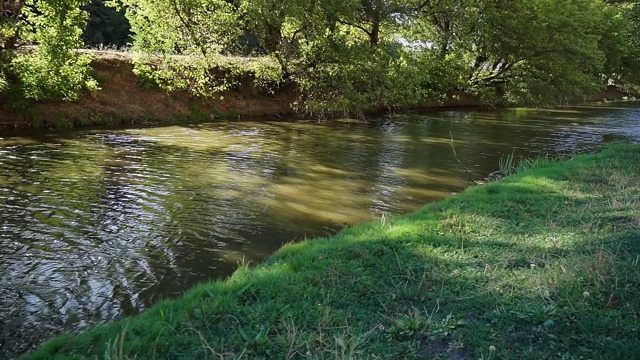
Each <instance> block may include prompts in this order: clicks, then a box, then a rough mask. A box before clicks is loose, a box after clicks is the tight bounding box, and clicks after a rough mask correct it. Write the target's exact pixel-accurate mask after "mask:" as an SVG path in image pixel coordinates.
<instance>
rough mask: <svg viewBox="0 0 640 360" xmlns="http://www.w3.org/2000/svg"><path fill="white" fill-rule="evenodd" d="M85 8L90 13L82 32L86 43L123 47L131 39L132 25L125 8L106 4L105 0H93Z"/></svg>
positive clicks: (94, 45) (91, 45) (107, 46)
mask: <svg viewBox="0 0 640 360" xmlns="http://www.w3.org/2000/svg"><path fill="white" fill-rule="evenodd" d="M83 9H84V10H85V11H87V12H88V13H89V21H88V23H87V26H86V27H85V29H84V32H83V34H82V40H83V41H84V43H85V45H87V46H90V47H106V48H112V47H114V48H122V47H124V46H127V44H128V43H129V42H130V41H131V39H130V38H131V31H130V30H131V26H130V25H129V21H127V18H126V17H125V16H124V11H123V10H121V11H117V10H115V9H113V8H111V7H108V6H106V5H105V2H104V0H91V2H90V3H88V4H87V5H86V6H84V8H83Z"/></svg>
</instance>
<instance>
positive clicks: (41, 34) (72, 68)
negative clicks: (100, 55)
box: [0, 0, 97, 106]
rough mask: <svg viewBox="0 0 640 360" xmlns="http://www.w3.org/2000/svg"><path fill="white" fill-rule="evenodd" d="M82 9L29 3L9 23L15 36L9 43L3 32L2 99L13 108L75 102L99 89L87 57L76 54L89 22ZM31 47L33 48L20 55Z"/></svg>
mask: <svg viewBox="0 0 640 360" xmlns="http://www.w3.org/2000/svg"><path fill="white" fill-rule="evenodd" d="M82 5H84V0H39V1H36V0H28V1H26V2H23V3H21V6H20V7H16V8H15V11H19V15H16V16H15V18H14V20H12V21H13V23H12V26H13V29H14V30H15V32H14V33H12V34H11V38H10V39H9V38H8V37H7V36H6V34H7V33H6V31H5V32H3V33H2V34H3V35H2V36H3V41H2V43H3V46H4V47H3V48H1V49H0V73H2V76H1V78H2V79H3V81H1V83H3V84H4V86H3V88H2V90H4V91H3V92H2V93H0V94H4V95H5V96H6V97H9V98H10V99H12V100H13V101H12V103H11V105H13V106H21V105H24V101H25V100H47V99H63V100H76V99H77V98H78V95H79V93H80V91H81V90H82V89H84V88H87V89H90V90H95V89H97V83H96V82H95V81H94V80H93V79H92V78H91V77H90V74H89V58H88V57H86V56H80V55H77V54H76V53H75V52H74V49H76V48H78V47H79V46H80V44H81V42H80V40H79V38H80V35H81V33H82V28H83V26H84V24H85V23H86V18H87V16H86V12H84V11H83V10H81V6H82ZM5 20H6V19H5ZM5 23H6V21H5ZM7 39H9V40H7ZM29 44H36V45H37V46H36V47H35V49H26V50H22V51H18V50H19V49H20V48H21V47H23V46H24V45H29Z"/></svg>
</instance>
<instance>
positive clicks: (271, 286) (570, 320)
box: [27, 145, 640, 359]
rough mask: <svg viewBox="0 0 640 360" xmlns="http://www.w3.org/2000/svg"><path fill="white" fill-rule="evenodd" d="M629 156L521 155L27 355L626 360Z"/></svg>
mask: <svg viewBox="0 0 640 360" xmlns="http://www.w3.org/2000/svg"><path fill="white" fill-rule="evenodd" d="M638 159H640V146H639V145H617V146H614V147H611V148H608V149H606V150H604V151H601V152H599V153H597V154H595V155H588V156H579V157H576V158H574V159H571V160H568V161H563V162H552V161H546V160H541V161H533V162H528V163H525V164H523V165H521V166H520V168H519V169H518V172H517V174H516V175H513V176H509V177H507V178H505V179H502V180H499V181H495V182H492V183H489V184H486V185H483V186H477V187H473V188H470V189H468V190H467V191H465V192H463V193H461V194H460V195H458V196H455V197H452V198H449V199H447V200H445V201H442V202H438V203H433V204H429V205H427V206H425V207H424V208H422V209H421V210H419V211H416V212H414V213H411V214H407V215H403V216H398V217H394V218H387V219H382V220H379V221H372V222H370V223H367V224H363V225H360V226H356V227H353V228H350V229H347V230H344V231H343V232H341V233H340V234H338V235H337V236H334V237H331V238H324V239H314V240H307V241H304V242H301V243H297V244H291V245H288V246H285V247H284V248H283V249H281V250H280V251H279V252H277V253H276V254H275V255H273V256H272V257H271V258H270V259H269V260H267V261H266V262H264V263H262V264H259V265H257V266H255V267H248V266H241V267H240V269H239V270H238V271H237V272H236V273H234V274H233V275H232V276H231V277H230V278H229V279H227V280H226V281H219V282H213V283H208V284H203V285H200V286H197V287H195V288H194V289H192V290H191V291H189V292H187V293H186V294H185V295H184V296H183V297H181V298H179V299H177V300H170V301H164V302H162V303H160V304H158V305H156V306H155V307H153V308H151V309H149V310H148V311H146V312H144V313H142V314H140V315H138V316H135V317H132V318H130V319H126V320H123V321H120V322H116V323H112V324H107V325H104V326H99V327H96V328H94V329H92V330H90V331H88V332H85V333H83V334H80V335H77V336H67V337H61V338H57V339H54V340H53V341H51V342H49V343H47V344H45V345H44V346H42V347H41V348H40V349H38V350H37V351H35V352H33V353H32V354H30V355H28V356H27V358H28V359H75V358H77V359H81V358H82V359H83V358H94V357H98V358H104V359H127V358H136V359H148V358H162V359H179V358H184V359H202V358H216V359H217V358H220V359H226V358H233V359H236V358H251V359H260V358H270V359H303V358H304V359H306V358H310V359H404V358H406V359H425V358H427V359H429V358H434V359H515V358H518V359H549V358H557V359H580V358H584V359H630V358H634V357H636V356H637V354H638V353H640V336H639V335H640V329H639V328H638V315H639V310H640V264H639V261H640V260H639V259H640V241H639V240H640V161H638Z"/></svg>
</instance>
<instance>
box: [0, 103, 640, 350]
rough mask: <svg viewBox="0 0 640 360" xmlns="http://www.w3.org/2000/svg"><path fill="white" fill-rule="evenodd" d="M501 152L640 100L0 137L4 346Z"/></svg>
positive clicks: (149, 294) (442, 186)
mask: <svg viewBox="0 0 640 360" xmlns="http://www.w3.org/2000/svg"><path fill="white" fill-rule="evenodd" d="M451 134H452V135H453V137H454V139H455V144H456V150H457V152H458V155H459V157H460V159H461V161H463V162H464V163H465V165H466V166H467V167H468V168H469V169H471V170H472V171H473V172H474V173H475V174H476V175H477V177H478V178H481V177H483V176H486V175H487V174H488V173H490V172H492V171H494V170H496V167H497V164H498V159H499V158H500V157H501V156H502V155H503V154H505V153H510V152H512V151H515V152H516V154H517V155H518V156H526V157H532V156H537V155H541V154H547V153H550V154H556V153H567V152H584V151H590V150H592V149H594V148H595V147H596V146H598V145H599V144H601V143H603V142H608V141H620V140H631V141H640V108H638V107H636V105H633V104H629V105H624V106H623V105H616V107H615V108H614V107H574V108H565V109H560V110H543V111H533V110H508V111H502V112H440V113H436V114H430V115H425V116H417V115H411V116H409V115H407V116H398V117H395V118H394V119H380V120H379V121H377V122H373V123H368V124H364V123H348V122H329V123H299V122H298V123H293V122H255V123H254V122H243V123H217V124H204V125H193V126H176V127H163V128H152V129H128V130H126V129H124V130H94V131H81V132H72V133H69V134H45V135H40V136H26V137H25V136H9V137H4V138H0V215H1V218H0V323H1V324H3V326H2V327H1V328H0V357H9V356H13V355H16V354H18V353H20V352H23V351H25V350H27V349H28V347H29V346H31V345H33V344H37V343H38V342H40V341H42V340H44V339H46V338H48V337H50V336H52V335H53V334H55V333H59V332H61V331H69V332H71V331H77V330H80V329H83V328H85V327H87V326H88V325H93V324H96V323H101V322H104V321H108V320H113V319H117V318H119V317H122V316H125V315H130V314H134V313H136V312H139V311H141V310H143V309H145V308H146V307H148V306H150V305H152V304H153V303H155V302H157V301H158V300H160V299H162V298H167V297H173V296H176V295H179V294H180V293H182V292H183V291H184V290H186V289H188V288H189V287H190V286H192V285H193V284H195V283H197V282H201V281H206V280H210V279H216V278H221V277H224V276H227V275H228V274H230V273H231V272H232V271H233V270H234V269H235V267H236V266H237V263H238V261H252V262H256V261H260V260H262V259H264V258H265V257H266V256H268V255H269V254H271V253H273V252H274V251H275V250H277V249H278V248H279V247H280V246H281V245H282V244H283V243H286V242H289V241H295V240H297V239H302V238H305V237H312V236H317V235H325V234H331V233H333V232H335V231H337V230H338V229H340V228H341V227H344V226H345V225H351V224H355V223H357V222H361V221H364V220H368V219H372V218H377V217H380V216H381V215H382V214H397V213H402V212H407V211H411V210H414V209H416V208H418V207H419V206H421V205H422V204H424V203H425V202H428V201H433V200H435V199H440V198H443V197H445V196H448V195H449V194H451V193H452V192H456V191H459V190H461V189H462V188H463V187H464V186H466V185H467V183H466V176H465V175H464V172H463V169H461V167H460V166H459V165H457V163H456V161H455V159H454V158H453V154H452V151H451V148H450V144H449V142H450V136H451Z"/></svg>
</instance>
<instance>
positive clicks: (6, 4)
mask: <svg viewBox="0 0 640 360" xmlns="http://www.w3.org/2000/svg"><path fill="white" fill-rule="evenodd" d="M25 1H26V2H25ZM0 4H2V5H1V6H2V7H1V8H0V10H2V17H1V21H0V36H1V37H0V50H2V51H3V55H2V60H1V63H2V64H3V65H1V66H2V70H1V71H2V72H1V74H2V75H1V76H0V86H4V87H5V88H6V87H7V84H9V83H20V84H21V86H22V89H23V95H25V96H28V97H30V98H40V97H42V96H43V93H44V92H45V91H44V90H43V89H45V88H46V89H48V90H47V91H49V92H51V89H52V88H53V89H55V88H56V87H55V86H54V84H56V83H57V84H58V85H59V83H60V81H57V80H56V81H57V82H56V81H54V80H51V79H47V78H41V77H38V75H37V73H45V72H46V71H48V70H55V71H54V73H55V74H56V75H57V77H58V78H60V79H64V82H66V83H72V84H75V85H73V86H70V87H66V88H65V89H64V90H62V89H57V90H55V91H53V93H55V94H57V95H62V96H63V97H65V98H69V99H71V98H73V95H72V94H73V93H74V92H76V93H77V91H78V89H79V88H80V87H81V86H86V85H87V79H88V78H87V76H86V72H84V73H83V72H82V70H81V69H83V66H84V65H86V64H85V63H86V62H83V61H84V60H82V58H79V57H77V56H70V51H71V50H72V49H73V48H74V47H77V46H79V45H80V35H81V34H82V30H83V29H85V27H86V29H85V31H84V35H83V38H84V41H85V42H88V43H92V44H100V43H103V42H104V43H111V44H115V45H123V44H125V43H127V42H128V41H130V40H131V41H132V44H133V48H134V50H135V51H137V52H140V53H143V54H147V55H153V56H164V57H165V59H166V61H165V63H164V65H163V66H159V67H158V66H154V67H151V66H149V65H148V64H147V65H145V64H144V63H143V62H141V63H139V64H138V67H137V72H138V74H141V75H144V76H147V77H149V78H151V79H152V80H153V81H155V82H156V83H157V84H159V85H161V86H163V87H165V88H166V89H168V90H175V89H187V90H190V91H192V92H194V93H195V94H196V95H211V94H213V93H215V92H219V91H221V90H224V89H227V88H228V87H229V86H232V84H231V83H232V79H231V78H232V77H233V76H231V77H228V76H227V77H225V76H222V77H221V76H220V68H221V67H223V65H224V66H226V68H225V69H226V71H227V72H228V73H232V74H233V73H234V72H238V71H239V70H238V69H237V68H234V67H233V66H232V65H230V64H231V63H232V62H230V61H228V59H229V58H230V57H233V56H254V57H262V58H266V60H265V61H260V62H252V64H261V65H260V66H257V65H256V66H253V67H251V68H249V69H244V70H245V71H248V72H250V73H251V74H252V76H254V78H255V79H256V82H257V83H259V85H264V86H267V87H269V88H270V89H272V88H274V87H277V86H279V85H281V84H287V83H295V84H296V86H297V88H298V89H299V91H298V93H299V94H300V96H299V100H298V102H297V103H296V106H297V107H298V108H299V109H300V110H303V111H331V112H340V111H345V112H351V111H359V110H362V109H371V108H385V107H404V106H419V105H420V104H421V103H423V102H424V101H426V100H434V99H444V98H445V97H446V96H449V95H450V94H451V93H452V92H453V91H460V92H466V93H470V94H475V95H477V96H479V97H481V98H482V99H484V100H485V101H487V102H489V103H493V104H500V103H502V104H507V105H508V104H527V105H547V104H553V103H562V102H566V101H570V100H579V99H581V98H583V97H584V96H585V95H586V94H590V93H592V92H593V91H594V90H595V89H598V88H602V87H603V86H604V85H606V84H609V83H615V84H618V85H621V86H627V87H629V86H635V84H638V81H639V80H640V78H639V74H640V60H639V59H640V50H639V49H640V46H639V45H640V40H639V39H640V5H639V4H638V1H637V0H634V1H629V0H627V1H625V0H562V1H561V0H112V1H110V2H109V3H108V4H109V5H111V6H113V7H114V8H115V9H116V10H106V8H104V4H103V1H101V0H91V1H89V0H37V1H36V0H2V1H1V2H0ZM86 10H89V12H90V13H91V14H92V17H91V20H90V21H89V23H88V24H89V25H88V27H87V12H86ZM123 12H124V13H125V14H126V17H127V20H128V22H127V21H125V20H124V19H123V18H122V14H123ZM45 28H48V29H54V30H52V31H44V29H45ZM130 33H131V34H132V37H131V39H130V38H129V34H130ZM23 43H33V44H38V45H39V46H38V47H37V50H36V51H35V52H34V54H31V55H29V56H35V55H38V56H39V58H40V59H44V58H47V59H48V60H47V61H39V62H37V63H38V64H39V65H38V66H34V65H29V64H31V61H24V60H21V59H24V57H21V56H20V55H17V56H16V55H15V51H14V50H15V49H16V48H18V47H19V46H20V44H23ZM8 49H11V51H9V52H7V50H8ZM63 55H64V56H63ZM173 55H185V57H184V58H186V59H188V60H187V61H182V62H178V61H176V60H175V57H174V56H173ZM223 57H226V59H227V60H224V61H222V60H221V59H223ZM269 59H271V61H269ZM243 64H246V62H245V63H243ZM238 66H245V65H238ZM47 67H50V69H49V68H47ZM71 69H74V70H73V71H72V70H71ZM77 71H80V72H79V73H77ZM12 74H13V75H12ZM78 74H79V75H78ZM12 77H13V78H12ZM16 77H20V79H21V80H20V81H16V80H15V78H16ZM65 77H66V78H65ZM29 79H32V80H29ZM34 80H37V81H34ZM83 82H84V83H83ZM36 83H37V84H39V85H38V86H34V85H33V84H36ZM2 84H4V85H2ZM29 84H32V85H29Z"/></svg>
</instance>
